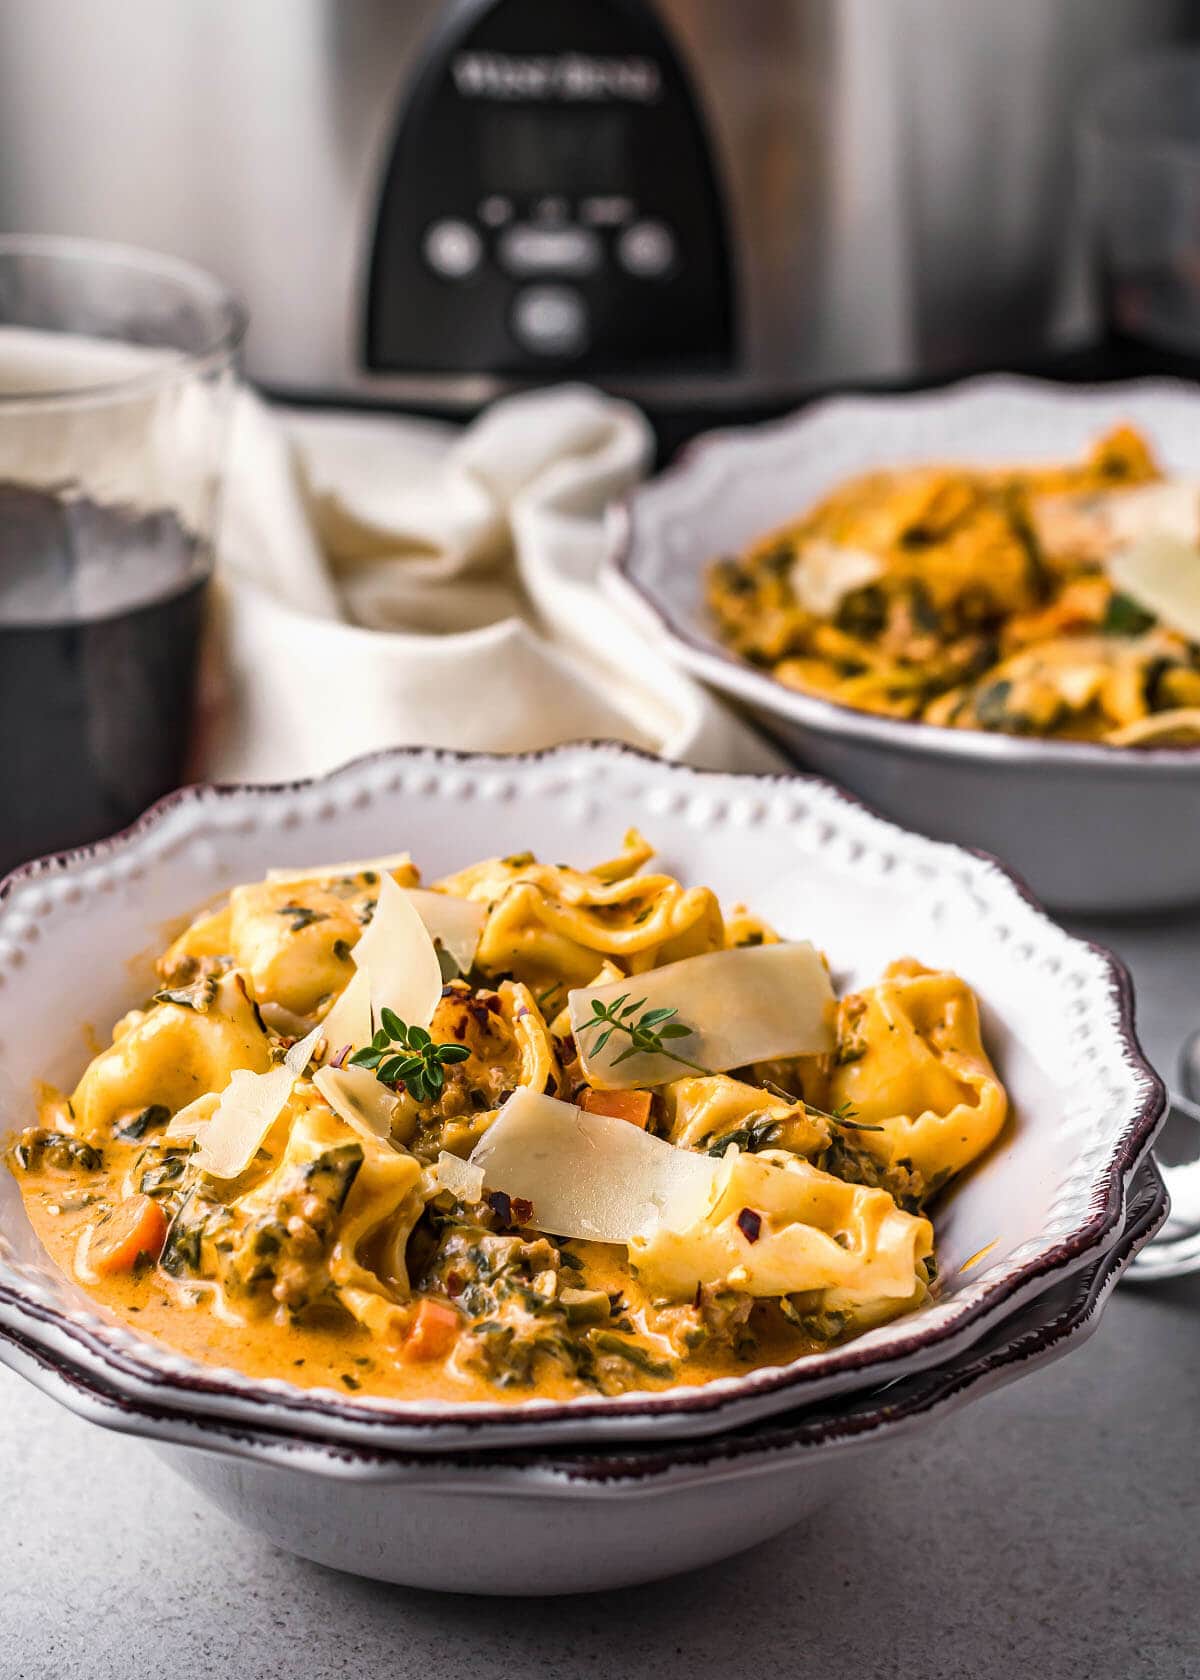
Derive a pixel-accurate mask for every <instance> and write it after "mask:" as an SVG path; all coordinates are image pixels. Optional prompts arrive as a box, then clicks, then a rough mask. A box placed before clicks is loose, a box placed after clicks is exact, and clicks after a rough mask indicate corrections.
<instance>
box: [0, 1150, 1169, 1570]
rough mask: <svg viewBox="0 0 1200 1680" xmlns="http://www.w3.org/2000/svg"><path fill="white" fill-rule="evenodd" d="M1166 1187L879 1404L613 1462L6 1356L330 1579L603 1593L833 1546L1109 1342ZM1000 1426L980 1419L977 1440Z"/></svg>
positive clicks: (1150, 1180) (1133, 1196) (610, 1454)
mask: <svg viewBox="0 0 1200 1680" xmlns="http://www.w3.org/2000/svg"><path fill="white" fill-rule="evenodd" d="M1165 1211H1166V1191H1165V1190H1164V1189H1163V1185H1162V1180H1161V1179H1160V1177H1159V1176H1158V1172H1157V1170H1156V1168H1155V1166H1154V1162H1153V1160H1148V1161H1146V1162H1145V1163H1144V1164H1143V1166H1142V1167H1141V1169H1140V1170H1139V1172H1138V1174H1137V1176H1136V1179H1135V1181H1134V1183H1133V1184H1132V1185H1131V1187H1130V1193H1129V1204H1128V1209H1127V1214H1126V1219H1125V1222H1124V1224H1123V1226H1122V1229H1121V1232H1120V1234H1119V1235H1118V1237H1117V1240H1116V1242H1115V1243H1114V1245H1113V1247H1112V1248H1111V1249H1109V1250H1108V1251H1107V1252H1105V1253H1103V1254H1101V1255H1100V1256H1099V1258H1097V1259H1093V1260H1090V1261H1089V1262H1088V1264H1087V1265H1086V1266H1083V1267H1081V1268H1080V1269H1079V1270H1078V1271H1075V1272H1073V1273H1072V1274H1071V1275H1070V1276H1069V1277H1066V1278H1063V1279H1062V1280H1061V1281H1059V1282H1058V1283H1056V1284H1054V1285H1053V1286H1052V1287H1050V1288H1049V1289H1047V1290H1046V1291H1045V1292H1044V1293H1043V1294H1041V1295H1039V1296H1038V1297H1037V1298H1036V1300H1034V1301H1032V1302H1030V1303H1029V1304H1028V1305H1027V1306H1025V1307H1023V1308H1021V1309H1019V1310H1018V1311H1017V1312H1015V1313H1014V1314H1012V1315H1011V1316H1009V1317H1006V1318H1005V1319H1004V1320H1003V1322H1002V1323H1001V1324H999V1325H997V1326H994V1327H993V1328H992V1329H991V1330H989V1331H988V1332H987V1333H986V1334H985V1335H983V1336H982V1337H981V1338H980V1339H979V1341H977V1342H976V1343H975V1344H974V1346H972V1347H970V1348H968V1349H966V1350H965V1351H964V1352H962V1353H960V1354H959V1355H958V1356H957V1357H956V1358H952V1359H950V1360H948V1361H947V1362H946V1363H945V1364H939V1365H936V1366H934V1367H932V1368H930V1369H929V1370H925V1371H919V1372H917V1373H915V1374H914V1375H911V1376H908V1377H903V1378H901V1379H900V1380H899V1381H897V1382H892V1383H888V1384H887V1385H886V1386H885V1387H884V1388H883V1390H882V1391H880V1392H872V1391H868V1392H867V1393H866V1394H853V1395H847V1396H842V1397H840V1398H839V1399H837V1400H835V1401H834V1402H832V1403H827V1404H826V1405H824V1406H818V1407H815V1408H812V1407H808V1408H805V1409H804V1410H802V1411H801V1412H800V1413H798V1414H796V1415H793V1416H789V1417H783V1418H769V1419H767V1420H765V1422H763V1423H760V1424H758V1425H755V1426H751V1427H749V1428H746V1429H742V1430H737V1431H733V1432H727V1433H722V1434H719V1435H710V1436H706V1437H705V1438H704V1439H703V1440H699V1441H661V1440H660V1441H655V1442H653V1443H646V1444H641V1445H632V1446H625V1447H622V1448H620V1449H618V1450H616V1451H611V1450H604V1449H603V1448H599V1449H586V1450H582V1451H580V1450H575V1449H571V1448H567V1449H566V1450H563V1449H554V1448H550V1449H549V1450H547V1449H533V1450H522V1451H515V1452H488V1453H467V1454H455V1453H433V1454H431V1453H416V1454H414V1453H409V1454H404V1453H394V1452H388V1451H381V1450H379V1449H377V1448H370V1447H358V1446H347V1445H345V1444H337V1445H334V1444H331V1443H329V1442H325V1441H319V1440H311V1439H306V1438H305V1437H304V1436H302V1435H297V1434H296V1433H294V1432H292V1431H290V1430H288V1429H286V1428H280V1427H278V1422H277V1420H271V1419H267V1420H260V1421H259V1422H258V1423H256V1424H255V1425H254V1426H253V1427H252V1428H248V1427H246V1426H245V1425H243V1424H240V1423H239V1424H236V1425H231V1424H229V1423H226V1422H224V1421H223V1420H219V1419H215V1418H211V1417H197V1416H195V1415H192V1414H190V1413H189V1412H187V1411H180V1410H175V1409H173V1408H171V1407H170V1406H168V1405H162V1404H159V1403H157V1402H155V1401H131V1400H130V1399H129V1398H128V1397H127V1396H125V1395H121V1394H118V1393H116V1392H114V1391H113V1390H112V1389H110V1388H107V1387H105V1386H104V1385H102V1384H100V1383H99V1382H97V1381H96V1380H95V1379H94V1378H93V1377H89V1378H88V1379H86V1380H84V1381H81V1380H80V1378H79V1374H78V1372H77V1371H71V1370H69V1369H67V1368H66V1367H64V1366H63V1365H62V1364H59V1363H56V1362H55V1361H54V1360H53V1359H52V1358H51V1357H49V1356H47V1355H46V1354H45V1352H44V1351H43V1350H40V1349H34V1348H32V1347H29V1346H28V1345H24V1344H18V1343H17V1342H12V1341H10V1342H9V1343H7V1344H0V1345H3V1346H4V1357H5V1359H6V1361H7V1362H8V1363H9V1364H10V1365H12V1366H13V1367H14V1369H16V1370H19V1371H21V1372H22V1374H23V1375H25V1376H26V1377H28V1379H29V1380H30V1381H31V1382H33V1383H34V1384H36V1386H37V1387H38V1388H40V1389H41V1390H42V1391H43V1392H44V1393H46V1394H49V1395H51V1396H52V1397H53V1398H54V1399H56V1400H59V1401H60V1402H61V1403H62V1404H63V1405H65V1406H67V1407H69V1408H70V1410H72V1411H73V1412H75V1413H76V1414H77V1415H79V1416H80V1417H85V1418H87V1419H89V1420H90V1421H91V1422H93V1423H97V1424H100V1425H101V1426H102V1427H104V1428H108V1429H116V1430H120V1431H121V1432H123V1433H125V1434H131V1435H139V1436H141V1437H142V1438H143V1439H145V1440H147V1441H151V1442H153V1443H154V1444H155V1446H156V1449H157V1451H158V1452H159V1453H160V1454H161V1456H162V1457H163V1458H165V1459H166V1461H167V1463H169V1464H170V1465H171V1467H172V1468H173V1469H174V1470H176V1471H177V1472H178V1473H179V1475H181V1476H183V1477H184V1478H185V1479H186V1480H187V1481H189V1482H190V1483H192V1485H193V1486H194V1487H196V1488H198V1489H199V1490H200V1492H201V1493H202V1494H204V1496H205V1497H206V1498H207V1499H209V1500H211V1501H212V1503H213V1504H215V1505H217V1506H218V1507H219V1508H220V1509H221V1510H222V1511H224V1512H225V1514H226V1515H227V1516H229V1517H230V1518H232V1520H233V1521H234V1522H238V1523H241V1524H242V1526H243V1527H245V1528H248V1529H250V1530H251V1531H252V1532H254V1533H256V1534H262V1535H265V1536H266V1538H267V1539H268V1540H270V1541H271V1542H272V1543H273V1544H275V1545H277V1546H281V1547H283V1548H284V1549H285V1550H286V1551H290V1552H298V1553H299V1554H300V1555H301V1556H302V1557H307V1558H312V1559H313V1560H314V1561H315V1562H317V1563H323V1564H328V1565H329V1566H331V1567H332V1568H334V1569H344V1570H349V1571H350V1572H351V1573H353V1574H357V1575H369V1576H373V1577H375V1578H376V1579H379V1580H385V1581H400V1582H403V1583H404V1584H405V1585H407V1586H414V1587H425V1588H431V1589H432V1590H434V1591H436V1592H447V1591H451V1592H472V1593H502V1594H510V1593H511V1594H515V1595H518V1596H521V1597H524V1596H526V1595H528V1593H529V1590H530V1584H531V1583H536V1585H537V1590H538V1593H539V1594H540V1595H542V1596H546V1595H548V1594H551V1593H566V1592H595V1591H599V1590H603V1589H606V1588H607V1589H611V1588H614V1587H624V1586H630V1585H633V1584H635V1583H637V1582H641V1581H655V1580H660V1579H662V1577H663V1576H666V1575H675V1574H678V1573H679V1572H680V1571H682V1570H685V1569H695V1568H698V1567H700V1566H701V1565H703V1564H708V1563H715V1562H718V1561H719V1560H720V1559H722V1558H727V1557H730V1556H732V1554H733V1553H735V1552H739V1551H743V1550H745V1549H746V1547H748V1546H755V1545H759V1544H761V1543H762V1542H763V1541H764V1540H769V1539H771V1538H772V1537H773V1536H775V1535H779V1534H782V1533H783V1531H784V1530H785V1529H791V1530H794V1534H793V1538H792V1540H791V1541H790V1542H789V1543H790V1544H791V1545H804V1544H819V1543H820V1530H819V1528H818V1529H815V1530H814V1528H813V1526H812V1524H811V1518H812V1516H813V1514H814V1512H816V1511H817V1510H818V1509H819V1508H820V1507H821V1506H822V1505H824V1504H827V1503H829V1502H831V1501H833V1500H837V1499H845V1498H846V1497H851V1498H860V1497H861V1493H860V1491H859V1490H858V1489H857V1488H856V1483H860V1482H861V1481H862V1480H864V1479H865V1478H867V1477H874V1478H875V1479H876V1481H878V1479H879V1478H881V1477H886V1476H887V1475H888V1473H889V1471H888V1467H887V1465H886V1464H885V1463H883V1464H881V1463H880V1460H879V1456H878V1455H879V1454H880V1452H887V1451H891V1452H892V1453H898V1452H903V1451H905V1450H906V1449H907V1442H908V1437H909V1436H910V1434H911V1433H912V1432H913V1430H915V1429H930V1428H934V1427H936V1426H938V1425H939V1424H940V1423H941V1422H942V1421H943V1420H944V1419H945V1418H946V1417H947V1415H948V1414H950V1413H951V1412H956V1411H958V1410H959V1409H960V1408H961V1407H962V1406H964V1405H966V1404H968V1403H969V1402H970V1401H972V1400H976V1399H978V1398H979V1397H980V1396H981V1395H984V1394H987V1393H989V1392H991V1391H992V1390H993V1389H995V1388H998V1387H1000V1386H1002V1385H1003V1384H1005V1383H1009V1382H1012V1381H1014V1380H1015V1379H1016V1378H1018V1377H1021V1376H1024V1375H1026V1374H1027V1373H1028V1372H1030V1371H1032V1370H1036V1369H1038V1368H1039V1367H1040V1366H1042V1365H1044V1364H1046V1363H1047V1362H1049V1361H1051V1360H1054V1359H1058V1358H1061V1357H1062V1356H1063V1355H1064V1354H1066V1353H1069V1352H1070V1351H1071V1350H1072V1349H1073V1348H1076V1347H1078V1346H1079V1345H1080V1343H1081V1342H1083V1341H1085V1340H1086V1339H1087V1337H1088V1336H1089V1335H1090V1334H1091V1333H1092V1331H1093V1330H1094V1329H1095V1327H1096V1324H1097V1322H1098V1320H1099V1315H1100V1311H1101V1308H1102V1307H1103V1305H1104V1302H1105V1300H1106V1299H1107V1298H1108V1296H1109V1294H1110V1293H1111V1292H1112V1290H1113V1288H1114V1286H1115V1284H1116V1283H1117V1280H1118V1279H1119V1277H1120V1275H1121V1273H1122V1271H1123V1270H1124V1268H1125V1266H1126V1265H1127V1264H1128V1263H1129V1261H1130V1259H1131V1258H1132V1256H1133V1255H1134V1254H1135V1253H1137V1251H1138V1249H1139V1248H1140V1247H1141V1246H1142V1244H1143V1243H1145V1242H1146V1241H1147V1240H1148V1239H1149V1238H1150V1237H1151V1236H1152V1235H1153V1234H1154V1232H1155V1231H1156V1230H1157V1229H1158V1227H1159V1226H1160V1225H1161V1223H1162V1220H1163V1217H1164V1214H1165ZM987 1416H988V1414H986V1413H985V1414H982V1415H981V1416H979V1417H978V1418H977V1420H976V1425H975V1427H976V1428H977V1429H979V1430H980V1431H981V1432H983V1431H986V1430H987V1428H988V1423H987Z"/></svg>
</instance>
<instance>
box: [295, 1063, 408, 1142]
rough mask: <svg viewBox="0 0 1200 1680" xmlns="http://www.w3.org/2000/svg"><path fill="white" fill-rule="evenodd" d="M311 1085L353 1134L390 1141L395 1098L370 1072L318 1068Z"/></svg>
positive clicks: (356, 1068) (351, 1068)
mask: <svg viewBox="0 0 1200 1680" xmlns="http://www.w3.org/2000/svg"><path fill="white" fill-rule="evenodd" d="M313 1084H314V1085H315V1086H316V1088H317V1090H318V1091H319V1092H320V1093H321V1095H322V1096H323V1097H324V1098H325V1101H326V1102H327V1103H328V1104H329V1106H330V1108H331V1109H332V1110H333V1112H334V1113H335V1114H336V1115H338V1116H339V1117H340V1118H341V1119H343V1120H344V1121H345V1122H346V1124H347V1125H348V1126H353V1127H354V1129H355V1131H356V1132H365V1133H366V1135H367V1136H368V1137H373V1138H386V1139H388V1140H389V1141H390V1139H391V1135H392V1117H393V1115H394V1114H395V1112H396V1108H397V1106H398V1105H397V1101H396V1094H395V1092H394V1091H389V1090H388V1088H387V1086H386V1085H383V1084H381V1083H380V1082H379V1080H378V1079H376V1077H375V1075H374V1074H373V1073H372V1072H371V1071H370V1069H369V1068H358V1067H347V1068H332V1067H324V1068H319V1069H318V1070H317V1072H316V1073H315V1074H314V1075H313Z"/></svg>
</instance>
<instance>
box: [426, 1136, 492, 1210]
mask: <svg viewBox="0 0 1200 1680" xmlns="http://www.w3.org/2000/svg"><path fill="white" fill-rule="evenodd" d="M433 1171H434V1176H435V1178H436V1179H437V1183H438V1188H439V1189H440V1190H449V1191H450V1193H451V1195H453V1196H457V1197H458V1199H459V1201H460V1202H481V1201H482V1200H483V1168H482V1167H480V1166H477V1165H476V1164H475V1163H474V1162H471V1161H463V1160H460V1159H459V1157H458V1156H457V1155H451V1154H450V1152H449V1150H446V1149H443V1150H442V1152H441V1154H440V1155H439V1156H438V1158H437V1165H436V1166H435V1167H434V1169H433Z"/></svg>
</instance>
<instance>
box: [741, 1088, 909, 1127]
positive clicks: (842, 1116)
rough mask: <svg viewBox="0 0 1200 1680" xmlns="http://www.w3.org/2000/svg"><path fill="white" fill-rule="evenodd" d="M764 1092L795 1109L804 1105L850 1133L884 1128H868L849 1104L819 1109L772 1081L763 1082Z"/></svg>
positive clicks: (842, 1103) (841, 1103) (814, 1104)
mask: <svg viewBox="0 0 1200 1680" xmlns="http://www.w3.org/2000/svg"><path fill="white" fill-rule="evenodd" d="M763 1090H764V1091H770V1093H771V1095H772V1096H773V1097H780V1098H782V1100H783V1101H784V1102H786V1103H791V1104H792V1105H793V1107H795V1106H796V1105H797V1104H799V1103H803V1105H804V1107H805V1108H806V1109H807V1110H808V1112H809V1113H810V1114H819V1115H820V1116H821V1118H822V1120H829V1121H831V1122H832V1123H833V1125H835V1126H844V1127H845V1128H846V1130H847V1131H850V1132H882V1131H884V1130H885V1128H884V1127H883V1126H868V1125H866V1124H864V1122H863V1121H861V1120H856V1119H855V1118H854V1116H855V1115H856V1114H857V1113H858V1110H857V1109H856V1108H854V1107H852V1105H851V1104H850V1103H848V1102H840V1103H838V1105H837V1107H836V1108H818V1107H817V1105H816V1103H810V1102H808V1101H807V1100H806V1099H805V1098H803V1097H794V1096H793V1095H792V1093H791V1092H790V1091H785V1090H784V1088H783V1086H782V1085H776V1084H774V1083H773V1081H771V1080H770V1079H764V1080H763Z"/></svg>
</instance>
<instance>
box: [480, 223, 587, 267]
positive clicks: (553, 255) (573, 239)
mask: <svg viewBox="0 0 1200 1680" xmlns="http://www.w3.org/2000/svg"><path fill="white" fill-rule="evenodd" d="M499 257H500V262H501V265H502V266H503V267H504V268H506V269H507V270H508V272H509V273H510V274H517V275H521V276H526V275H531V274H591V273H592V272H593V271H594V270H595V269H597V268H598V267H599V266H600V241H599V239H598V238H597V237H596V235H595V234H594V233H593V232H592V231H591V229H590V228H580V227H563V228H549V227H535V226H534V225H533V224H532V223H530V222H519V223H518V224H517V225H516V226H515V227H510V228H507V229H506V230H505V232H504V233H503V234H502V235H501V237H500V245H499Z"/></svg>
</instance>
